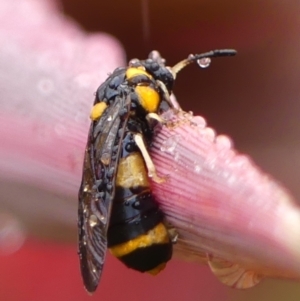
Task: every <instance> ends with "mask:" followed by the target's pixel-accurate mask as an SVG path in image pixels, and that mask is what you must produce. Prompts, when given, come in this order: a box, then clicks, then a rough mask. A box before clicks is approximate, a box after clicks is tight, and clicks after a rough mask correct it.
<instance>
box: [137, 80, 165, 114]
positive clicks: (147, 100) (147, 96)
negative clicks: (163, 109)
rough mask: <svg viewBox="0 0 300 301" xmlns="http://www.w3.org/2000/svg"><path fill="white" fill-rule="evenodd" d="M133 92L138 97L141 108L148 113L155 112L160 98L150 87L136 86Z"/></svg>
mask: <svg viewBox="0 0 300 301" xmlns="http://www.w3.org/2000/svg"><path fill="white" fill-rule="evenodd" d="M135 92H136V94H137V95H138V98H139V101H140V104H141V106H142V107H143V108H144V109H145V110H146V111H147V112H149V113H154V112H157V110H158V106H159V103H160V96H159V94H158V92H157V91H156V90H154V88H152V87H151V86H142V85H140V86H136V87H135Z"/></svg>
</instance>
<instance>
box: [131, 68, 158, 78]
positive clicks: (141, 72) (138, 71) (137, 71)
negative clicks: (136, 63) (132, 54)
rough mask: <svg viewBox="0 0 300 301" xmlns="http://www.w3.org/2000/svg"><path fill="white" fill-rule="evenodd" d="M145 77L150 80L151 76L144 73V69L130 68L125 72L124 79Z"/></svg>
mask: <svg viewBox="0 0 300 301" xmlns="http://www.w3.org/2000/svg"><path fill="white" fill-rule="evenodd" d="M139 75H146V76H147V77H148V78H150V79H151V78H152V76H151V74H149V73H148V72H147V71H145V68H144V67H142V66H141V67H131V68H128V69H127V70H126V78H127V79H131V78H133V77H135V76H139Z"/></svg>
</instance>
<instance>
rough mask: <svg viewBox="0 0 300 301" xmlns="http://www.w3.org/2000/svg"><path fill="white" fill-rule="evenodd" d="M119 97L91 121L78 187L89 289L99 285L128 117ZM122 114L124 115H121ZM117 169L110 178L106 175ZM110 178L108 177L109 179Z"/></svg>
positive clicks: (81, 247)
mask: <svg viewBox="0 0 300 301" xmlns="http://www.w3.org/2000/svg"><path fill="white" fill-rule="evenodd" d="M125 101H126V100H125V99H122V98H120V99H118V101H115V102H114V103H113V104H111V105H110V106H109V107H108V108H107V109H106V110H105V112H104V113H103V115H102V116H101V117H100V119H99V120H97V121H95V122H93V123H92V126H91V129H90V133H89V139H88V145H87V147H86V150H85V158H84V167H83V177H82V183H81V187H80V190H79V209H78V214H79V219H78V227H79V257H80V265H81V273H82V277H83V281H84V285H85V287H86V289H87V290H88V291H89V292H91V293H92V292H94V291H95V290H96V288H97V286H98V283H99V280H100V277H101V273H102V269H103V264H104V260H105V254H106V249H107V229H108V226H109V216H110V211H111V206H112V199H113V197H114V184H113V183H114V182H115V180H114V177H115V174H116V170H117V163H118V157H119V148H120V147H116V150H114V146H118V145H119V143H120V142H121V141H122V139H123V133H124V128H125V126H126V123H127V119H128V116H126V114H124V106H125V107H126V106H127V105H130V101H128V100H127V103H125ZM121 116H122V118H121ZM112 170H114V171H115V172H113V173H112V174H111V175H110V177H107V174H108V173H109V172H111V171H112ZM108 179H109V180H108Z"/></svg>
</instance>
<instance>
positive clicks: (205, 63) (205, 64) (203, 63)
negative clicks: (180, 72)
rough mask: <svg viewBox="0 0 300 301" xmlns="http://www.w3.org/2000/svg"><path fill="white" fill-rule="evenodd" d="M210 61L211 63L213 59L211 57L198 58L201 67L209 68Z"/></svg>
mask: <svg viewBox="0 0 300 301" xmlns="http://www.w3.org/2000/svg"><path fill="white" fill-rule="evenodd" d="M210 63H211V59H210V58H209V57H204V58H202V59H200V60H197V64H198V65H199V67H201V68H207V67H209V65H210Z"/></svg>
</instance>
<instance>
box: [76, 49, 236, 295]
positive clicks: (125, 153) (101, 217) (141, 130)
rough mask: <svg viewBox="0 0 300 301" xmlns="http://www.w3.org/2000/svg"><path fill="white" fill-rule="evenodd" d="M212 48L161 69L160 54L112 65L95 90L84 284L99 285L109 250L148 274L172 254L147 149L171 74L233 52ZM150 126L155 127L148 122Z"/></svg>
mask: <svg viewBox="0 0 300 301" xmlns="http://www.w3.org/2000/svg"><path fill="white" fill-rule="evenodd" d="M235 53H236V52H235V50H231V49H224V50H215V51H210V52H207V53H203V54H198V55H190V56H189V57H188V58H187V59H185V60H183V61H181V62H180V63H178V64H176V65H175V66H174V67H172V68H170V67H166V66H165V64H164V63H165V61H164V59H162V58H161V57H160V55H159V53H158V52H156V51H153V52H151V53H150V55H149V58H148V59H146V60H138V59H134V60H131V61H130V62H129V65H128V66H127V67H125V68H117V69H116V70H115V71H114V72H113V73H112V74H111V75H110V76H109V77H108V78H107V80H106V81H105V82H104V83H103V84H102V85H101V86H100V87H99V88H98V90H97V93H96V99H95V102H94V106H93V109H92V112H91V119H92V123H91V127H90V131H89V136H88V142H87V147H86V150H85V158H84V165H83V176H82V182H81V186H80V190H79V209H78V229H79V251H78V253H79V258H80V265H81V273H82V277H83V281H84V285H85V287H86V289H87V290H88V291H89V292H94V291H95V290H96V288H97V286H98V283H99V280H100V276H101V273H102V269H103V264H104V260H105V254H106V249H107V248H109V249H110V251H111V253H112V254H113V255H115V256H116V257H117V258H119V259H120V260H121V261H122V262H123V263H124V264H125V265H126V266H128V267H130V268H132V269H135V270H138V271H141V272H149V273H152V274H156V273H158V272H159V271H160V270H162V269H163V268H164V266H165V265H166V262H167V261H169V260H170V259H171V256H172V237H171V235H170V234H169V231H168V229H167V227H166V226H165V224H164V222H163V218H164V215H163V212H162V211H161V210H160V208H159V206H158V204H157V202H156V201H155V199H154V197H153V195H152V193H151V187H150V182H149V177H150V178H152V179H153V180H154V181H157V182H162V181H163V179H162V178H159V177H158V176H157V175H156V172H155V166H154V164H153V163H152V160H151V157H150V156H149V154H148V147H149V146H150V144H151V141H152V138H153V126H152V125H153V122H149V121H150V120H151V119H155V120H157V121H158V122H162V119H161V118H160V117H159V115H160V114H161V113H163V112H164V111H166V110H168V109H173V110H178V109H179V108H177V107H176V108H175V107H174V105H173V104H172V102H171V100H170V94H171V92H172V89H173V84H174V81H175V77H176V74H177V73H178V72H179V71H180V70H181V69H182V68H184V67H185V66H187V65H188V64H190V63H193V62H198V63H201V60H203V59H207V58H210V57H217V56H230V55H234V54H235ZM151 124H152V125H151Z"/></svg>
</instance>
